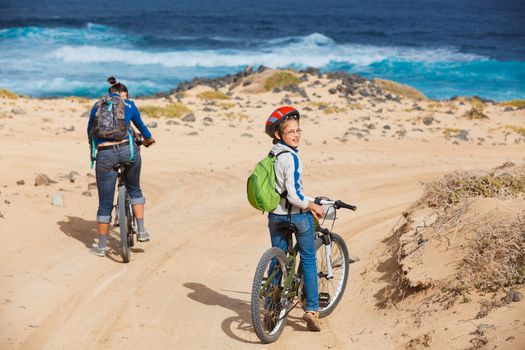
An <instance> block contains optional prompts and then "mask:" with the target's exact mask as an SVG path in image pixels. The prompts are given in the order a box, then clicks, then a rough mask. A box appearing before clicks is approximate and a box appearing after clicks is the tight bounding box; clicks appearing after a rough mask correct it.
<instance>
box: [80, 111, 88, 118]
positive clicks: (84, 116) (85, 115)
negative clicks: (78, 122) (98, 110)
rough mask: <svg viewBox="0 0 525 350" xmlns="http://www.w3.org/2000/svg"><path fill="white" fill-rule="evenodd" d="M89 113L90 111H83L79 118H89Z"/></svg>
mask: <svg viewBox="0 0 525 350" xmlns="http://www.w3.org/2000/svg"><path fill="white" fill-rule="evenodd" d="M90 115H91V112H89V111H87V112H84V113H82V114H81V115H80V118H89V116H90Z"/></svg>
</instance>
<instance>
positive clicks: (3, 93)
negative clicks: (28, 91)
mask: <svg viewBox="0 0 525 350" xmlns="http://www.w3.org/2000/svg"><path fill="white" fill-rule="evenodd" d="M18 97H19V96H18V95H17V94H15V93H14V92H12V91H11V90H8V89H0V98H6V99H8V100H16V99H17V98H18Z"/></svg>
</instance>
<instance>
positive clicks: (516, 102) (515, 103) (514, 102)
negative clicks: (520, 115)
mask: <svg viewBox="0 0 525 350" xmlns="http://www.w3.org/2000/svg"><path fill="white" fill-rule="evenodd" d="M500 104H501V105H503V106H511V107H525V100H512V101H504V102H501V103H500Z"/></svg>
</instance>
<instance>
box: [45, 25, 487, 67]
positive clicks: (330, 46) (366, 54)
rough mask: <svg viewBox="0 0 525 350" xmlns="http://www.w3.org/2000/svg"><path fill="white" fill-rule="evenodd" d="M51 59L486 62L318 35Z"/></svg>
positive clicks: (80, 49) (210, 63) (189, 63)
mask: <svg viewBox="0 0 525 350" xmlns="http://www.w3.org/2000/svg"><path fill="white" fill-rule="evenodd" d="M49 57H51V58H56V59H59V60H62V61H64V62H77V63H86V64H87V63H102V62H118V63H123V64H128V65H160V66H164V67H170V68H171V67H238V66H244V65H265V66H268V67H288V66H298V67H307V66H313V67H324V66H327V65H328V64H330V63H334V62H337V63H345V64H351V65H355V66H363V67H366V66H369V65H371V64H373V63H378V62H383V61H406V62H424V63H433V62H450V61H452V62H465V61H473V60H481V59H485V57H482V56H478V55H473V54H463V53H460V52H458V51H457V50H455V49H454V48H437V49H432V48H405V47H379V46H370V45H355V44H336V43H335V42H334V41H333V40H332V39H330V38H328V37H326V36H324V35H322V34H318V33H314V34H311V35H308V36H305V37H296V38H293V37H291V38H282V39H274V40H270V41H269V42H268V44H267V45H265V47H262V48H260V49H258V50H256V49H251V50H239V49H229V50H225V49H223V50H176V51H175V50H174V51H167V52H166V51H161V52H159V51H143V50H137V49H121V48H102V47H97V46H89V45H84V46H63V47H60V48H58V49H56V50H54V51H52V52H51V53H50V54H49Z"/></svg>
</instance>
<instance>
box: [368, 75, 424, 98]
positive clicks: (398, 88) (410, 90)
mask: <svg viewBox="0 0 525 350" xmlns="http://www.w3.org/2000/svg"><path fill="white" fill-rule="evenodd" d="M373 82H374V83H375V84H376V85H377V86H379V87H380V88H381V90H383V91H385V92H390V93H392V94H395V95H398V96H402V97H406V98H409V99H412V100H426V99H427V97H426V96H425V95H424V94H423V93H422V92H421V91H419V90H418V89H416V88H414V87H412V86H408V85H403V84H399V83H396V82H395V81H391V80H384V79H378V78H376V79H374V80H373Z"/></svg>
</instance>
